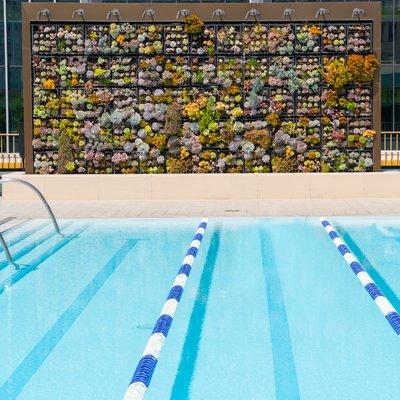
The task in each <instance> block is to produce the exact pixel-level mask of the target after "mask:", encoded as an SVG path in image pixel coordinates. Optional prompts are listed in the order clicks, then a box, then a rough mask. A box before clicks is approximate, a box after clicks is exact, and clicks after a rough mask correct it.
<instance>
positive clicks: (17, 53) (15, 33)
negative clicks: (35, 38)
mask: <svg viewBox="0 0 400 400" xmlns="http://www.w3.org/2000/svg"><path fill="white" fill-rule="evenodd" d="M21 28H22V24H21V22H20V21H18V22H17V21H10V22H7V44H8V46H7V47H8V49H7V50H8V64H9V65H22V32H21Z"/></svg>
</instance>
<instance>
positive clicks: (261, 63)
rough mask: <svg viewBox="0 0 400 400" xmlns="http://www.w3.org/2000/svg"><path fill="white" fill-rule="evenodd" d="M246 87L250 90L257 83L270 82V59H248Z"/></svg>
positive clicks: (245, 67) (245, 74) (245, 69)
mask: <svg viewBox="0 0 400 400" xmlns="http://www.w3.org/2000/svg"><path fill="white" fill-rule="evenodd" d="M244 79H245V81H244V84H243V85H244V87H245V89H246V90H250V89H251V86H252V85H254V84H255V82H256V81H258V80H262V81H263V82H264V83H267V82H268V59H267V58H265V57H261V58H259V57H251V58H247V59H246V61H245V63H244Z"/></svg>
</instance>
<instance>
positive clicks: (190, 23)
mask: <svg viewBox="0 0 400 400" xmlns="http://www.w3.org/2000/svg"><path fill="white" fill-rule="evenodd" d="M203 30H204V22H203V21H202V20H201V19H200V18H199V16H198V15H196V14H191V15H188V16H187V17H185V32H187V33H190V34H192V35H199V34H201V33H202V32H203Z"/></svg>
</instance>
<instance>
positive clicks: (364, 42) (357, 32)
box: [347, 24, 372, 53]
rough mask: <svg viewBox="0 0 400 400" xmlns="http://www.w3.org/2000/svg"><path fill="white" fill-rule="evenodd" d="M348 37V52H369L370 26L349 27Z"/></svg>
mask: <svg viewBox="0 0 400 400" xmlns="http://www.w3.org/2000/svg"><path fill="white" fill-rule="evenodd" d="M348 35H349V36H348V39H347V50H348V51H351V52H354V53H358V52H369V51H371V38H372V26H371V25H370V24H353V25H349V27H348Z"/></svg>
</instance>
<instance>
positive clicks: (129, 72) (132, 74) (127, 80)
mask: <svg viewBox="0 0 400 400" xmlns="http://www.w3.org/2000/svg"><path fill="white" fill-rule="evenodd" d="M111 84H112V85H114V86H127V85H136V60H135V59H132V58H131V57H115V58H113V60H112V63H111Z"/></svg>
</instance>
